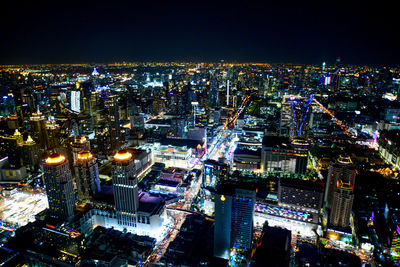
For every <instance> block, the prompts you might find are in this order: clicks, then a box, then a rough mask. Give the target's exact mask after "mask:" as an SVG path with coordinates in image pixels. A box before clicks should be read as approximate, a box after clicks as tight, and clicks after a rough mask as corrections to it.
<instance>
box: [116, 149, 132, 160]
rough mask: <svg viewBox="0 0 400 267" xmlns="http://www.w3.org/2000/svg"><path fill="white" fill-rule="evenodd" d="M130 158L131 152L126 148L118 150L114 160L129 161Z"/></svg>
mask: <svg viewBox="0 0 400 267" xmlns="http://www.w3.org/2000/svg"><path fill="white" fill-rule="evenodd" d="M131 159H132V153H130V152H129V151H127V150H124V149H123V150H120V151H118V152H117V154H115V156H114V160H115V161H129V160H131Z"/></svg>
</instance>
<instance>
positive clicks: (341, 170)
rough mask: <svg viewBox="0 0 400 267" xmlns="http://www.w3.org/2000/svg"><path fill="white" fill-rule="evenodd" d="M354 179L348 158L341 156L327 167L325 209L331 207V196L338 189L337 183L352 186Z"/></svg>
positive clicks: (351, 164)
mask: <svg viewBox="0 0 400 267" xmlns="http://www.w3.org/2000/svg"><path fill="white" fill-rule="evenodd" d="M355 179H356V170H355V168H354V166H353V162H352V161H351V158H350V157H349V156H343V155H341V156H339V158H338V159H337V160H336V161H334V162H332V163H331V165H330V166H329V171H328V181H327V183H326V188H325V206H326V207H327V208H331V207H332V203H333V195H334V193H335V190H336V189H337V187H338V186H337V184H338V182H343V183H344V184H348V183H349V184H350V185H354V182H355Z"/></svg>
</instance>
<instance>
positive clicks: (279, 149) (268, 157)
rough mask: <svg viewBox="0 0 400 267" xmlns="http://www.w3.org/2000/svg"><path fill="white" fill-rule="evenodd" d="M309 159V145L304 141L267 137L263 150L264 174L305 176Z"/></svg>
mask: <svg viewBox="0 0 400 267" xmlns="http://www.w3.org/2000/svg"><path fill="white" fill-rule="evenodd" d="M307 159H308V143H307V142H306V141H305V140H303V139H299V138H298V139H292V140H290V139H289V138H286V137H280V136H265V137H264V138H263V142H262V150H261V170H262V171H263V172H278V173H297V174H305V172H306V169H307Z"/></svg>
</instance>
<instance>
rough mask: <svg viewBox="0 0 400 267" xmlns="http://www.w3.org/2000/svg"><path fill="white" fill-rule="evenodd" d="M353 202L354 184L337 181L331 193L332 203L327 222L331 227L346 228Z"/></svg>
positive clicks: (348, 223)
mask: <svg viewBox="0 0 400 267" xmlns="http://www.w3.org/2000/svg"><path fill="white" fill-rule="evenodd" d="M353 200H354V184H352V183H351V182H350V181H344V180H342V179H340V178H339V179H338V181H337V183H336V188H335V189H334V192H333V203H332V208H331V213H330V216H329V222H330V224H331V225H332V226H336V227H348V226H349V225H350V214H351V209H352V207H353Z"/></svg>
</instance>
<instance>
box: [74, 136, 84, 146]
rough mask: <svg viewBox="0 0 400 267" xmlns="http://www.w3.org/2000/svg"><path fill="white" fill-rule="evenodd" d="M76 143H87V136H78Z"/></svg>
mask: <svg viewBox="0 0 400 267" xmlns="http://www.w3.org/2000/svg"><path fill="white" fill-rule="evenodd" d="M74 141H75V143H81V144H83V143H86V142H87V139H86V136H84V135H82V136H76V137H75V140H74Z"/></svg>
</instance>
